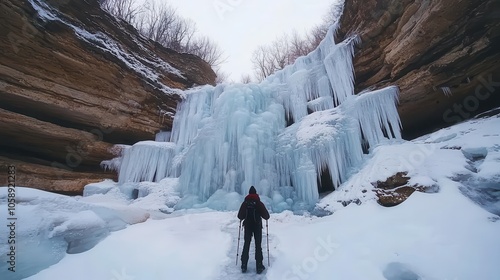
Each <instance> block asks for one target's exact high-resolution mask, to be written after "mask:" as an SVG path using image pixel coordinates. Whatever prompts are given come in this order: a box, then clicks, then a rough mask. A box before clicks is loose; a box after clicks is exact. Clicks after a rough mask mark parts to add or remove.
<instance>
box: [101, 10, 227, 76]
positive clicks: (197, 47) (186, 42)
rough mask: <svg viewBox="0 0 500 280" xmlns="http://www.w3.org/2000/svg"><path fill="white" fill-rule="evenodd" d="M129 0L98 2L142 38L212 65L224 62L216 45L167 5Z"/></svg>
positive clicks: (192, 23) (221, 53) (215, 65)
mask: <svg viewBox="0 0 500 280" xmlns="http://www.w3.org/2000/svg"><path fill="white" fill-rule="evenodd" d="M133 2H134V0H103V1H102V2H101V5H102V7H103V8H104V9H105V10H107V11H108V12H109V13H111V14H113V15H115V16H117V17H119V18H122V19H123V20H126V21H128V22H129V23H130V24H132V25H133V26H134V27H135V28H136V29H137V30H138V31H139V32H140V33H141V34H142V35H144V36H145V37H147V38H149V39H151V40H154V41H156V42H158V43H160V44H161V45H163V46H165V47H167V48H171V49H173V50H175V51H178V52H185V53H190V54H194V55H197V56H199V57H201V58H202V59H203V60H205V61H206V62H207V63H208V64H210V66H212V67H217V66H219V65H220V64H221V63H223V62H224V61H225V58H224V57H223V52H222V50H221V49H220V47H219V46H218V45H217V44H216V43H215V42H213V41H212V40H210V39H209V38H208V37H206V36H196V25H195V24H194V22H193V21H191V20H187V19H184V18H182V17H180V16H178V15H177V12H176V10H175V9H174V8H172V7H171V6H169V5H168V4H165V3H162V4H158V3H160V2H155V1H151V2H147V5H145V6H144V7H141V8H137V6H134V5H133Z"/></svg>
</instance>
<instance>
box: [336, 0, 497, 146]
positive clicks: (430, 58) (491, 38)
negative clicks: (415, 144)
mask: <svg viewBox="0 0 500 280" xmlns="http://www.w3.org/2000/svg"><path fill="white" fill-rule="evenodd" d="M499 11H500V1H497V0H466V1H445V0H436V1H417V0H400V1H399V0H398V1H390V0H346V3H345V9H344V14H343V15H342V18H341V22H340V30H339V32H338V37H339V38H338V39H343V38H345V37H347V36H351V35H354V34H358V35H359V36H360V39H361V43H360V44H359V45H358V46H357V50H356V54H355V60H354V68H355V73H356V88H357V90H358V91H360V90H363V89H365V88H367V87H370V86H375V87H382V86H386V85H398V86H399V87H400V90H401V96H400V106H399V112H400V116H401V119H402V123H403V133H404V136H405V138H412V137H414V136H419V135H422V134H423V133H426V132H430V131H431V130H433V129H436V128H439V127H445V126H449V125H452V124H455V123H457V122H460V121H462V120H465V119H468V118H470V117H473V116H474V115H476V114H478V113H480V112H483V111H485V110H487V109H490V108H493V107H498V106H500V13H499Z"/></svg>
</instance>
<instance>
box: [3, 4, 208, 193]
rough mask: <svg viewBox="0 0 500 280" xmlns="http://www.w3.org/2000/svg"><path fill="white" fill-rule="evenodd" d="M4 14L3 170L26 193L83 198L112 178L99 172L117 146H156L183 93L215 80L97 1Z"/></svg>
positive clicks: (15, 8) (192, 59) (25, 7)
mask: <svg viewBox="0 0 500 280" xmlns="http://www.w3.org/2000/svg"><path fill="white" fill-rule="evenodd" d="M0 13H1V16H0V49H1V50H2V51H1V52H0V119H1V122H0V170H6V166H7V165H9V164H13V165H15V166H16V167H17V174H16V175H17V176H16V184H17V185H18V186H30V187H36V188H41V189H45V190H51V191H60V192H80V191H81V190H82V189H83V186H84V185H85V184H87V183H90V182H95V181H100V180H102V179H103V178H114V177H115V174H114V173H111V172H110V173H106V172H104V171H102V170H101V168H100V167H99V163H100V162H101V161H102V160H106V159H110V158H113V157H114V155H113V154H112V153H113V151H111V150H110V148H111V147H112V146H113V145H114V144H116V143H120V144H123V143H125V144H127V143H130V144H131V143H135V142H137V141H140V140H149V139H154V135H155V133H156V132H158V131H160V130H161V129H168V128H169V127H170V126H171V123H172V118H171V117H172V115H173V113H174V110H175V108H176V105H177V103H178V101H179V100H180V99H181V98H180V96H179V94H178V93H179V90H180V89H185V88H188V87H192V86H195V85H202V84H213V83H214V81H215V74H214V72H213V71H212V69H211V68H210V66H209V65H208V64H207V63H205V62H204V61H202V60H201V59H200V58H198V57H196V56H193V55H188V54H179V53H176V52H174V51H172V50H169V49H166V48H163V47H162V46H160V45H158V44H155V43H154V42H151V41H149V40H146V39H145V38H143V37H141V36H139V35H138V34H137V32H136V31H135V30H134V29H133V28H132V27H131V26H130V25H128V24H126V23H124V22H122V21H119V20H117V19H115V18H113V17H112V16H110V15H108V14H107V13H105V12H103V11H102V10H101V9H100V7H99V5H98V3H97V0H87V1H80V0H59V1H57V0H48V1H39V0H4V1H1V2H0ZM6 183H7V179H6V172H3V171H2V173H1V174H0V185H5V184H6Z"/></svg>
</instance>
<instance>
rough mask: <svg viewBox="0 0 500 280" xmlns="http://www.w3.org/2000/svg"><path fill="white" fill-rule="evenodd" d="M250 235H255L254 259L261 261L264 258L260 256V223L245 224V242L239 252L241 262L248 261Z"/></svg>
mask: <svg viewBox="0 0 500 280" xmlns="http://www.w3.org/2000/svg"><path fill="white" fill-rule="evenodd" d="M252 235H253V236H254V237H255V260H256V261H257V263H262V260H263V259H264V257H263V256H262V225H261V224H259V225H245V244H244V245H243V252H242V253H241V262H242V263H244V264H246V263H248V254H249V251H250V242H252Z"/></svg>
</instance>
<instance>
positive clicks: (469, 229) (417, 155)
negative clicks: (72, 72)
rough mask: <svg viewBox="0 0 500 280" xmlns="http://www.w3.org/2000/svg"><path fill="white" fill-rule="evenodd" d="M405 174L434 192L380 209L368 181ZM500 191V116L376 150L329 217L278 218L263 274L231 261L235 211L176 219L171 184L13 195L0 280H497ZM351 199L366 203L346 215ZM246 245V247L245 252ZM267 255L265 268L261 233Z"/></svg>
mask: <svg viewBox="0 0 500 280" xmlns="http://www.w3.org/2000/svg"><path fill="white" fill-rule="evenodd" d="M400 171H406V172H408V176H409V177H411V179H410V183H411V184H419V185H424V186H431V185H435V186H437V187H438V189H439V190H438V192H436V193H420V192H415V193H414V194H412V195H411V196H410V197H409V199H407V200H406V201H405V202H403V203H402V204H400V205H398V206H395V207H390V208H385V207H382V206H380V205H379V204H378V203H377V201H376V196H375V195H374V194H373V192H372V189H373V186H372V185H371V184H370V182H375V181H377V180H383V179H385V178H387V177H388V176H391V175H393V174H395V173H396V172H400ZM499 182H500V116H498V115H497V116H495V117H491V118H488V119H477V120H471V121H468V122H465V123H462V124H459V125H456V126H453V127H450V128H447V129H444V130H441V131H439V132H436V133H433V134H430V135H427V136H424V137H421V138H419V139H416V140H414V141H411V142H407V141H398V142H391V143H386V144H385V145H380V146H378V147H376V148H374V149H373V151H372V153H371V154H370V158H369V159H367V161H366V163H365V164H364V166H363V167H362V169H361V170H359V172H358V173H356V174H355V175H354V176H353V177H351V178H350V179H349V180H348V181H347V182H345V183H344V184H343V185H342V186H341V187H340V188H339V189H338V190H337V191H336V192H333V193H331V194H329V195H327V196H325V197H324V198H322V199H321V201H320V202H319V203H318V205H317V208H318V209H323V210H325V211H330V212H333V213H332V214H331V215H327V216H323V217H317V216H312V215H307V214H306V215H294V214H293V213H292V212H290V211H284V212H281V213H273V214H272V215H271V219H270V220H269V252H270V263H271V265H270V266H267V265H266V267H267V269H266V270H265V271H264V274H262V275H259V276H256V274H255V261H253V251H252V250H251V252H250V254H251V257H250V263H249V271H248V272H247V273H246V274H241V272H240V270H239V262H238V265H236V264H235V260H236V254H237V241H238V220H237V218H236V213H235V212H234V211H224V212H220V211H215V210H211V209H208V208H200V209H189V210H174V208H173V207H174V206H175V204H176V202H178V201H179V197H178V193H177V192H176V190H175V185H176V181H175V180H170V179H169V180H167V181H162V182H160V183H144V184H142V185H141V188H140V194H139V197H140V198H138V199H136V200H133V199H131V198H130V197H128V196H126V195H123V192H122V191H119V189H118V187H117V186H116V185H115V183H113V182H109V181H108V182H105V183H103V184H98V185H93V186H90V187H88V188H87V191H86V192H87V193H86V195H87V196H85V197H76V198H70V197H63V196H59V195H54V194H48V193H44V192H41V191H37V190H31V189H25V188H18V189H17V198H18V200H19V204H18V205H17V211H18V217H19V218H18V223H19V224H18V228H17V231H18V232H17V242H18V243H19V247H18V248H19V250H18V251H17V252H16V253H17V265H16V268H17V272H15V273H12V272H10V271H7V270H6V266H5V263H6V250H7V244H5V241H4V240H5V239H4V238H2V239H1V243H0V252H1V256H0V260H1V262H2V264H1V265H0V268H1V269H2V272H1V275H2V277H1V278H2V279H22V278H24V277H25V276H28V275H30V274H33V273H36V274H34V275H31V277H28V278H27V279H51V280H52V279H82V280H83V279H114V280H125V279H221V280H222V279H269V280H271V279H289V280H293V279H360V280H361V279H363V280H364V279H373V280H376V279H389V280H396V279H398V280H403V279H404V280H409V279H429V280H438V279H439V280H445V279H448V280H462V279H482V280H483V279H484V280H489V279H491V280H493V279H500V266H499V265H498V260H499V259H500V238H499V237H500V217H499V214H500V205H499V203H500V202H499V201H500V183H499ZM122 188H123V187H122ZM363 190H366V191H365V192H363ZM125 193H127V192H126V191H125ZM225 197H226V196H225ZM235 199H239V197H235ZM355 199H358V200H359V202H360V205H357V204H356V203H351V204H349V205H348V206H346V207H344V206H342V203H341V202H345V201H353V200H355ZM339 201H340V202H339ZM232 203H239V201H237V202H232ZM0 209H5V210H2V211H0V215H1V216H0V218H1V220H3V221H6V217H5V215H6V213H7V210H6V209H7V205H6V188H0ZM148 217H149V218H148ZM264 232H265V228H264ZM7 234H8V233H7V229H6V227H5V226H2V227H0V235H1V236H7ZM264 234H265V233H264ZM68 248H70V251H71V250H73V251H71V252H70V253H66V252H65V251H66V250H68ZM241 248H242V241H241V242H240V244H239V253H240V254H241ZM263 250H264V256H265V264H266V263H267V242H266V236H264V239H263ZM49 266H50V267H49ZM46 267H47V268H46ZM41 269H43V270H41ZM39 270H41V271H39Z"/></svg>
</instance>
